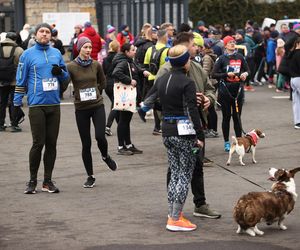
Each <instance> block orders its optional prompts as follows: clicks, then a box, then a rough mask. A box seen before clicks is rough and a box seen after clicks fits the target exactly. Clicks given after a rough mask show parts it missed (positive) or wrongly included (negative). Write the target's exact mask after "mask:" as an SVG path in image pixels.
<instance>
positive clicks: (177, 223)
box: [166, 214, 197, 232]
mask: <svg viewBox="0 0 300 250" xmlns="http://www.w3.org/2000/svg"><path fill="white" fill-rule="evenodd" d="M166 228H167V229H168V230H170V231H172V232H187V231H194V230H196V229H197V226H196V225H195V224H193V223H191V222H190V221H189V220H188V219H186V218H184V217H183V215H182V214H181V215H180V217H179V219H178V220H173V219H172V218H169V219H168V222H167V226H166Z"/></svg>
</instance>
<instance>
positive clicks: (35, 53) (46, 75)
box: [14, 43, 69, 107]
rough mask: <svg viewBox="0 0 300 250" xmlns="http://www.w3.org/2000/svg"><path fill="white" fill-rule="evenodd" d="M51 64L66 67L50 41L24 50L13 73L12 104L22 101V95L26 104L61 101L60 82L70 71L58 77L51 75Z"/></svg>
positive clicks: (37, 104)
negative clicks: (14, 76) (15, 71)
mask: <svg viewBox="0 0 300 250" xmlns="http://www.w3.org/2000/svg"><path fill="white" fill-rule="evenodd" d="M53 64H57V65H59V66H61V67H64V69H65V63H64V61H63V58H62V55H61V53H60V51H59V50H58V49H55V48H53V47H51V46H49V44H47V45H42V44H39V43H36V44H35V45H34V46H33V47H31V48H29V49H27V50H25V51H24V53H23V54H22V56H21V57H20V60H19V65H18V69H17V75H16V89H15V96H14V105H15V106H20V105H21V104H22V98H23V96H24V95H25V94H27V102H28V106H29V107H30V106H49V105H59V104H60V89H61V84H62V83H63V82H65V81H68V79H69V73H68V71H67V70H66V69H65V70H63V73H62V74H61V75H60V76H54V75H53V74H52V73H51V70H52V66H53Z"/></svg>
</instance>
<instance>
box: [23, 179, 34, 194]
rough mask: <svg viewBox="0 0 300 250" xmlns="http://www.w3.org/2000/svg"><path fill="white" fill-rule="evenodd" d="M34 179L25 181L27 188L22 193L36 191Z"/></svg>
mask: <svg viewBox="0 0 300 250" xmlns="http://www.w3.org/2000/svg"><path fill="white" fill-rule="evenodd" d="M36 185H37V181H36V180H30V181H29V182H27V183H26V186H27V188H26V189H25V191H24V194H35V193H36Z"/></svg>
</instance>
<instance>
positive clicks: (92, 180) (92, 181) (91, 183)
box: [83, 176, 96, 188]
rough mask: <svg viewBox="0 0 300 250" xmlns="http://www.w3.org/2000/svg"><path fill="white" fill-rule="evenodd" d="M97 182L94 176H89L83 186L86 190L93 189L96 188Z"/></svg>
mask: <svg viewBox="0 0 300 250" xmlns="http://www.w3.org/2000/svg"><path fill="white" fill-rule="evenodd" d="M95 181H96V178H94V177H93V176H89V177H88V178H87V179H86V182H85V183H84V184H83V187H84V188H92V187H94V186H95Z"/></svg>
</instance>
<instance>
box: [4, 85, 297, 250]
mask: <svg viewBox="0 0 300 250" xmlns="http://www.w3.org/2000/svg"><path fill="white" fill-rule="evenodd" d="M70 93H71V91H69V92H66V93H65V98H64V100H63V102H64V105H62V115H61V126H60V134H59V139H58V147H57V160H56V164H55V169H54V172H53V180H54V181H56V184H57V186H58V187H59V188H60V190H61V192H60V193H59V194H49V193H44V192H41V184H42V178H43V163H41V166H40V171H39V177H38V189H39V192H38V193H37V194H35V195H25V194H23V191H24V189H25V184H26V182H27V181H28V180H29V170H28V152H29V150H30V147H31V133H30V127H29V121H28V117H26V120H25V121H24V123H23V124H22V125H21V127H22V129H23V132H21V133H10V132H1V133H0V190H1V192H0V249H24V250H26V249H43V250H47V249H76V250H77V249H86V250H96V249H105V250H106V249H107V250H115V249H119V250H125V249H126V250H127V249H133V250H135V249H146V250H152V249H222V250H226V249H235V250H238V249H243V250H248V249H249V250H250V249H256V250H259V249H264V250H265V249H270V250H271V249H272V250H277V249H299V244H300V240H299V232H300V204H299V202H298V201H297V202H296V205H295V208H294V211H293V212H292V213H291V214H290V215H289V216H288V218H287V219H286V222H285V224H286V226H287V227H288V230H286V231H281V230H279V229H278V228H277V227H276V226H275V225H272V226H267V225H265V224H264V223H262V224H261V225H260V227H259V228H260V229H261V230H262V231H264V232H265V235H263V236H257V237H250V236H248V235H238V234H236V232H235V231H236V229H237V225H236V224H235V222H234V221H233V218H232V210H233V207H234V205H235V203H236V201H237V200H238V198H239V197H240V196H241V195H243V194H245V193H247V192H250V191H263V190H262V189H261V188H259V187H258V186H255V185H253V184H251V183H249V182H247V181H245V180H244V179H242V178H240V177H238V176H236V175H233V174H232V173H230V172H228V171H225V170H224V169H222V168H220V167H219V166H217V165H216V164H218V165H222V166H225V164H226V161H227V158H228V154H227V153H225V152H224V150H223V139H222V137H221V136H220V137H219V138H212V139H207V146H206V155H207V157H208V158H210V159H211V160H213V161H214V163H216V164H213V165H212V166H211V167H206V168H205V169H204V172H205V190H206V198H207V202H208V203H209V204H210V206H211V207H212V208H214V209H216V210H218V211H220V212H221V213H222V218H220V219H217V220H214V219H200V218H195V217H193V215H192V212H193V202H192V194H191V192H189V197H188V199H187V202H186V205H185V207H184V213H185V215H186V217H188V218H189V219H190V220H191V221H192V222H193V223H195V224H197V226H198V229H197V230H196V231H194V232H187V233H171V232H168V231H166V229H165V225H166V221H167V197H166V171H167V166H168V164H167V157H166V150H165V148H164V146H163V145H162V139H161V137H160V136H153V135H152V130H153V126H154V122H153V120H148V121H147V123H143V122H142V121H140V119H139V118H138V115H137V114H135V115H134V118H133V121H132V125H131V132H132V141H133V143H134V144H135V146H136V147H137V148H139V149H142V150H143V151H144V153H143V154H141V155H133V156H119V155H116V151H117V137H116V124H114V125H113V127H112V132H113V136H110V137H107V139H108V142H109V153H110V155H111V156H112V157H113V158H114V159H115V160H116V161H117V162H118V164H119V169H118V170H117V171H116V172H112V171H110V170H109V169H108V168H107V167H106V165H105V163H104V162H103V161H102V160H101V155H100V153H99V151H98V149H97V146H96V141H95V140H93V145H92V153H93V162H94V173H95V177H96V186H95V187H94V188H93V189H84V188H83V187H82V184H83V183H84V181H85V180H86V174H85V170H84V167H83V163H82V159H81V142H80V139H79V134H78V131H77V127H76V123H75V115H74V106H73V105H72V98H71V97H70ZM288 96H289V95H288V93H275V90H274V89H268V88H267V86H260V87H256V91H255V92H247V93H246V101H245V105H244V108H243V114H242V122H243V127H244V130H245V131H250V130H252V129H254V128H260V129H261V130H263V131H264V132H265V133H266V138H264V139H261V140H260V141H259V142H258V145H257V150H256V160H257V164H252V162H251V155H249V154H248V155H246V156H245V158H244V162H245V163H246V166H245V167H242V166H239V162H238V158H237V155H234V156H233V159H232V163H231V166H230V167H229V168H230V170H232V171H235V172H236V173H237V174H238V175H241V176H243V177H245V178H248V179H250V180H252V181H254V182H256V183H257V184H259V185H261V186H262V187H264V188H266V189H268V188H270V186H271V183H270V182H269V181H268V180H267V178H268V169H269V168H270V167H276V168H282V167H283V168H286V169H290V168H294V167H299V163H300V159H299V158H300V156H299V147H300V131H299V130H295V129H294V127H293V116H292V102H291V101H289V100H288ZM105 103H106V109H107V110H108V109H109V101H108V98H107V97H106V96H105ZM24 111H25V113H26V114H27V113H28V108H27V107H25V108H24ZM218 115H219V133H220V134H222V133H221V129H220V124H221V112H220V111H218ZM92 134H93V135H94V131H93V129H92ZM231 135H233V129H232V125H231ZM295 182H296V185H300V174H299V175H298V176H297V175H296V177H295Z"/></svg>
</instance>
